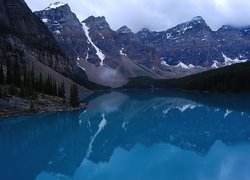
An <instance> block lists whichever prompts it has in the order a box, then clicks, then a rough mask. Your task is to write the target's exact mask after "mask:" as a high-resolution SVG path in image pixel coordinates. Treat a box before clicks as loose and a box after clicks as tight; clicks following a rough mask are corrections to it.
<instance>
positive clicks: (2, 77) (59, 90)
mask: <svg viewBox="0 0 250 180" xmlns="http://www.w3.org/2000/svg"><path fill="white" fill-rule="evenodd" d="M5 63H6V73H4V69H3V61H1V64H0V85H1V86H0V97H3V96H6V95H7V94H9V95H15V96H19V97H21V98H25V97H32V98H33V99H35V98H36V95H37V92H38V93H42V95H44V94H47V95H51V96H58V97H60V98H62V99H63V102H65V83H64V81H63V82H62V83H57V82H56V80H55V79H54V78H53V77H52V76H51V75H47V76H45V77H44V76H43V75H42V73H39V75H37V74H36V73H35V71H34V67H32V70H30V71H27V70H26V68H24V70H23V73H22V72H21V68H20V64H19V62H18V60H17V59H16V60H15V61H14V62H13V63H12V62H11V61H10V60H9V59H6V62H5ZM2 87H5V88H2ZM70 104H71V105H72V106H78V105H79V100H78V89H77V85H75V84H73V85H72V86H71V89H70Z"/></svg>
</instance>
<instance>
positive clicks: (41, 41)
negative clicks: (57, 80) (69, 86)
mask: <svg viewBox="0 0 250 180" xmlns="http://www.w3.org/2000/svg"><path fill="white" fill-rule="evenodd" d="M0 24H1V30H0V58H1V60H3V59H6V58H9V59H16V58H17V59H18V60H19V61H20V62H21V63H23V64H28V62H29V61H30V60H34V59H36V60H39V61H40V62H42V63H43V64H45V65H47V66H49V67H51V68H52V69H54V70H55V71H57V72H59V73H61V74H65V75H69V74H70V73H69V72H70V69H71V67H70V66H69V62H68V59H67V58H66V57H65V55H64V53H63V52H62V51H61V49H60V47H59V46H58V45H57V42H56V40H55V39H54V37H53V36H52V35H51V33H50V31H49V30H48V28H47V27H46V26H45V25H44V23H43V22H41V21H40V19H39V18H38V17H37V16H35V15H34V14H33V13H32V12H31V11H30V9H29V8H28V6H27V5H26V3H25V2H24V1H23V0H0Z"/></svg>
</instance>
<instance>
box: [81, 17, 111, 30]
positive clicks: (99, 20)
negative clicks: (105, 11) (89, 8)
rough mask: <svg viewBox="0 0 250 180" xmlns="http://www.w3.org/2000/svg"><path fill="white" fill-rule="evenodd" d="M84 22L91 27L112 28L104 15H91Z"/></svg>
mask: <svg viewBox="0 0 250 180" xmlns="http://www.w3.org/2000/svg"><path fill="white" fill-rule="evenodd" d="M82 23H86V24H87V26H88V27H89V28H95V29H110V27H109V24H108V22H107V21H106V19H105V17H104V16H98V17H95V16H90V17H88V18H87V19H85V20H84V21H83V22H82Z"/></svg>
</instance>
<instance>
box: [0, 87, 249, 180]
mask: <svg viewBox="0 0 250 180" xmlns="http://www.w3.org/2000/svg"><path fill="white" fill-rule="evenodd" d="M84 101H85V102H88V107H87V109H85V110H81V111H75V112H62V113H45V114H40V115H31V116H19V117H10V118H2V119H0V179H1V180H12V179H13V180H19V179H20V180H29V179H36V180H47V179H48V180H54V179H77V180H78V179H79V180H83V179H84V180H97V179H98V180H99V179H103V180H109V179H111V180H130V179H131V180H139V179H142V180H156V179H160V180H166V179H170V180H184V179H185V180H200V179H201V180H211V179H212V180H213V179H215V180H217V179H218V180H249V179H250V96H249V95H247V94H238V95H232V94H224V95H222V94H209V93H204V94H201V93H181V92H170V91H163V90H155V91H123V92H106V93H96V94H94V95H92V96H90V97H88V98H87V99H85V100H84Z"/></svg>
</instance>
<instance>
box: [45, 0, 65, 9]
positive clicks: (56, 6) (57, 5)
mask: <svg viewBox="0 0 250 180" xmlns="http://www.w3.org/2000/svg"><path fill="white" fill-rule="evenodd" d="M66 4H67V3H63V2H55V3H52V4H50V5H49V6H48V7H47V8H46V9H45V10H51V9H57V8H59V7H61V6H65V5H66Z"/></svg>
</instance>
